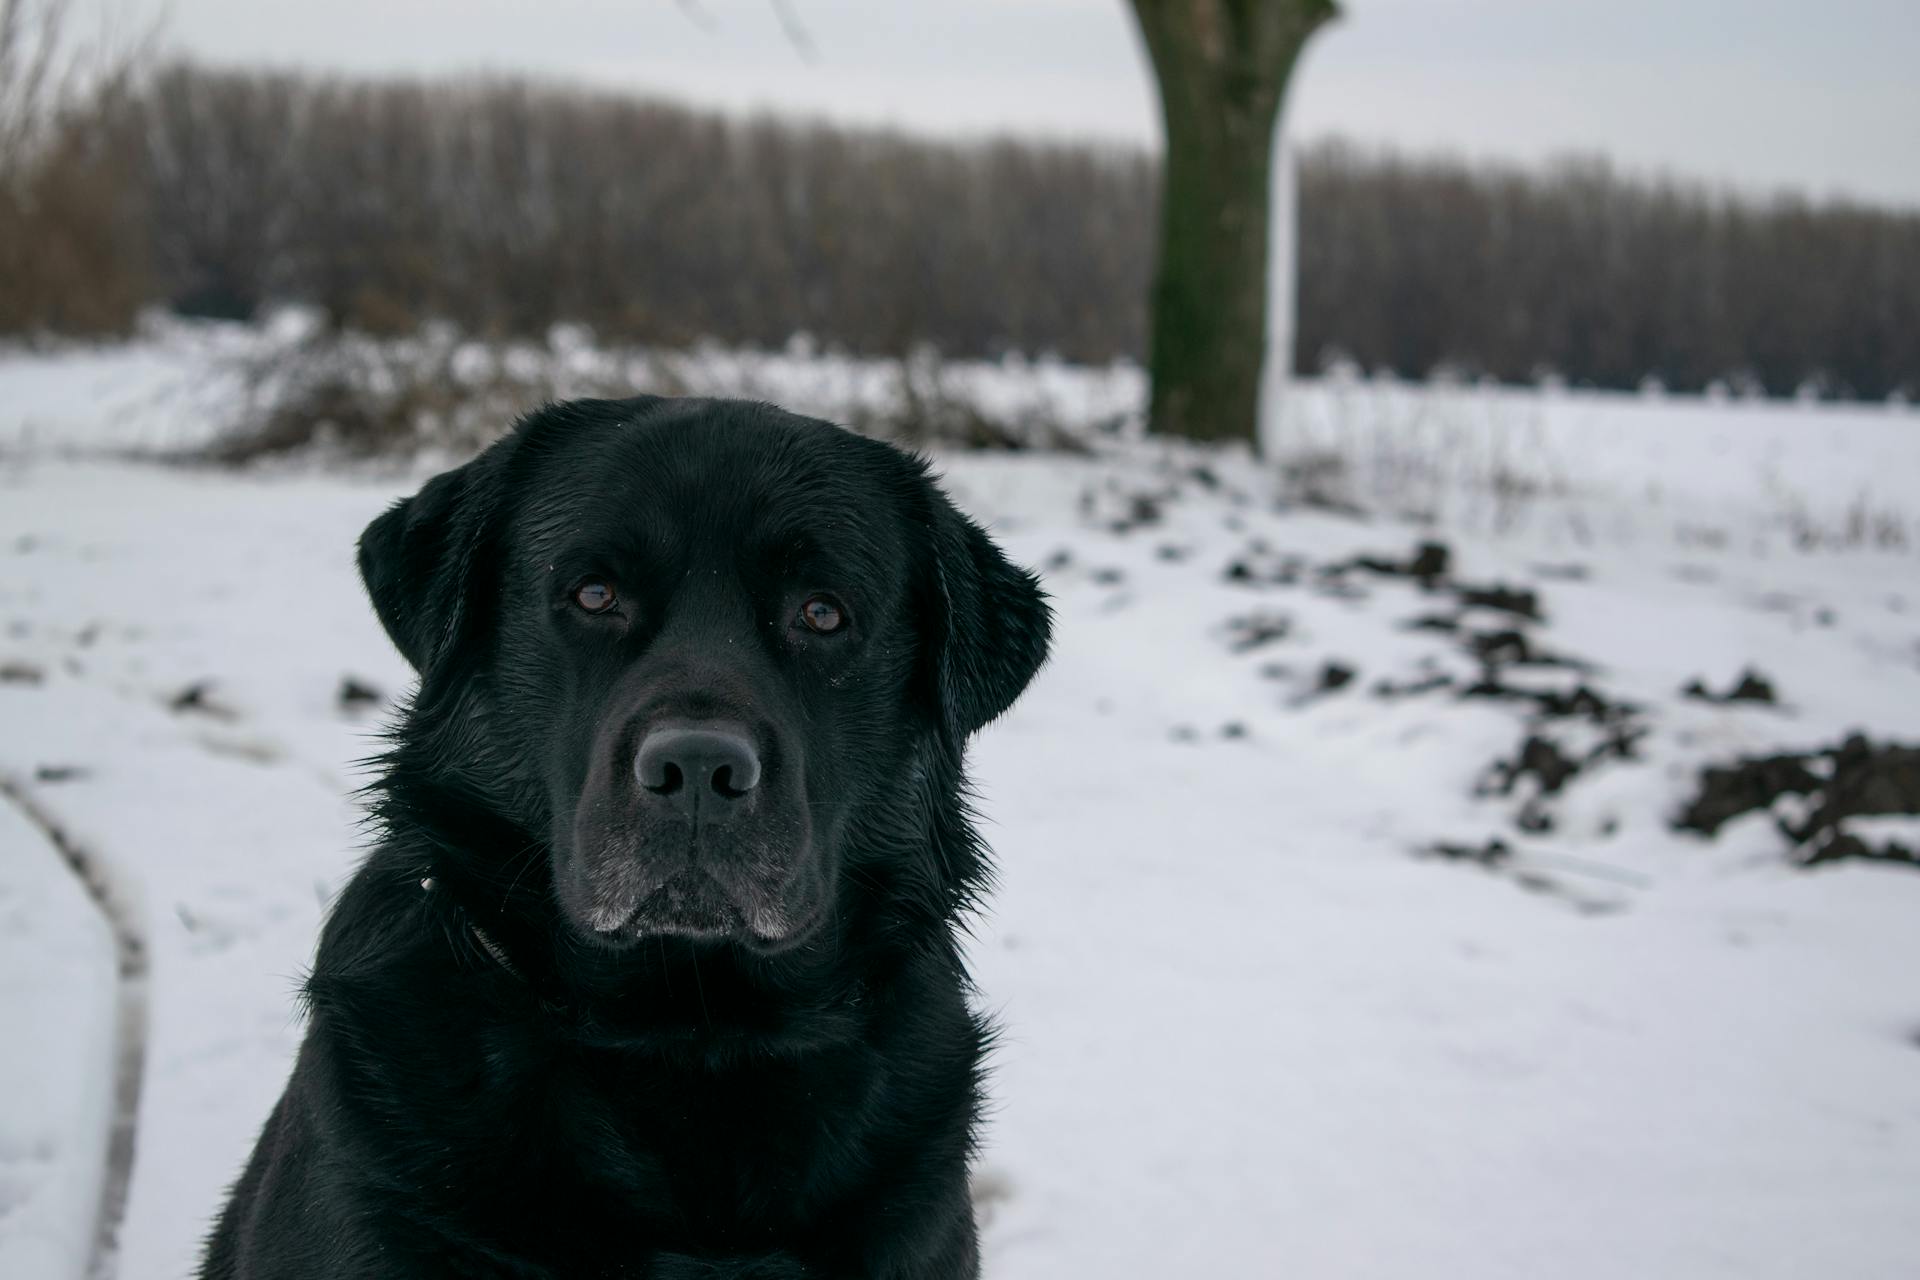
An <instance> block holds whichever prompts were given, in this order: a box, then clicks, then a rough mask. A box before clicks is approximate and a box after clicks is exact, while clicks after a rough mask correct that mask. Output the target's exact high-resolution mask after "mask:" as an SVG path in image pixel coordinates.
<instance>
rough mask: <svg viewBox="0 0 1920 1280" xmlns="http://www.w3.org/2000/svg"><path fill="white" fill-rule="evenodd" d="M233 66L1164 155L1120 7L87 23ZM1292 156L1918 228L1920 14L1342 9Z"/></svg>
mask: <svg viewBox="0 0 1920 1280" xmlns="http://www.w3.org/2000/svg"><path fill="white" fill-rule="evenodd" d="M92 2H93V3H96V4H108V5H112V6H114V7H116V8H117V9H119V10H120V11H122V12H128V11H131V12H133V13H136V14H141V13H153V14H158V13H160V12H162V11H163V10H164V12H165V13H166V15H167V17H166V27H165V31H166V35H167V38H168V42H169V43H170V44H171V45H172V47H174V48H175V49H177V50H180V51H184V52H188V53H191V54H194V55H196V56H199V57H202V58H205V59H208V60H213V61H219V62H236V63H249V64H255V63H273V64H277V65H282V66H286V65H301V66H308V67H322V68H334V69H342V70H353V71H401V72H455V71H474V70H491V71H522V72H534V73H538V74H541V75H545V76H550V77H554V78H559V79H564V80H569V81H574V82H580V83H593V84H599V85H610V86H619V87H628V88H633V89H638V90H644V91H650V92H654V93H660V94H668V95H671V96H674V97H678V98H682V99H690V100H694V101H698V102H701V103H708V104H713V105H717V106H722V107H726V108H729V109H734V110H750V109H756V108H771V109H775V110H779V111H782V112H796V111H797V112H805V113H810V114H815V115H828V116H833V117H836V118H840V119H851V120H860V121H880V122H886V123H890V124H895V125H899V126H903V127H907V128H912V129H917V130H923V131H934V132H940V133H948V134H951V133H977V132H981V131H1011V132H1017V133H1027V134H1042V135H1052V136H1098V137H1103V138H1117V139H1127V140H1137V141H1140V142H1152V141H1155V140H1156V139H1157V136H1158V123H1157V116H1156V108H1155V104H1154V100H1153V98H1152V88H1151V84H1150V81H1149V80H1148V78H1147V72H1146V68H1145V65H1144V63H1143V61H1142V55H1141V52H1140V49H1139V44H1138V40H1137V38H1136V36H1135V34H1134V30H1133V25H1132V19H1131V17H1130V16H1129V14H1128V12H1127V6H1126V3H1125V0H787V6H786V7H787V10H788V11H789V12H791V13H792V14H794V15H795V16H796V17H797V19H798V20H799V22H800V23H801V24H803V26H804V30H805V39H806V42H807V43H808V44H809V45H810V46H811V49H812V54H811V56H803V53H802V52H801V51H800V50H799V49H797V48H796V46H795V43H794V42H793V41H792V40H791V39H789V37H788V36H787V35H786V34H785V32H784V31H783V28H782V25H781V22H780V19H779V16H778V13H779V9H778V7H777V6H776V5H775V4H774V3H772V0H686V3H684V4H682V3H680V2H679V0H321V2H318V3H316V2H315V0H299V2H297V3H296V2H293V0H167V2H166V3H165V4H164V5H162V4H161V3H159V0H92ZM1344 9H1345V16H1344V17H1343V18H1342V20H1341V21H1340V22H1338V23H1337V24H1335V25H1332V26H1329V27H1327V28H1325V29H1323V30H1322V32H1321V33H1320V34H1319V35H1318V36H1316V37H1315V38H1314V41H1313V43H1312V45H1311V46H1310V47H1309V49H1308V53H1307V56H1306V59H1305V61H1304V63H1303V64H1302V68H1301V72H1300V74H1299V76H1298V78H1297V79H1296V80H1295V82H1294V87H1293V90H1292V95H1291V98H1290V100H1289V108H1288V109H1289V113H1290V114H1289V121H1290V127H1291V129H1292V130H1293V132H1294V134H1295V136H1299V137H1308V138H1311V137H1317V136H1320V135H1323V134H1326V133H1332V132H1338V133H1342V134H1346V135H1348V136H1351V137H1353V138H1356V139H1359V140H1362V141H1368V142H1380V143H1388V144H1391V145H1393V146H1395V147H1398V148H1400V149H1402V150H1407V151H1430V150H1436V149H1442V150H1447V151H1451V152H1454V153H1456V154H1467V155H1474V156H1494V157H1507V158H1514V159H1522V160H1532V159H1537V158H1540V157H1543V156H1547V155H1552V154H1555V153H1560V152H1565V151H1569V150H1578V151H1585V152H1602V153H1605V154H1606V155H1608V156H1610V157H1612V158H1613V159H1614V160H1615V161H1616V162H1617V163H1619V164H1620V165H1622V166H1623V167H1626V168H1628V169H1632V170H1637V171H1649V172H1650V171H1654V170H1662V171H1667V172H1671V173H1674V174H1677V175H1682V176H1687V177H1694V178H1703V179H1707V180H1710V181H1714V182H1725V183H1731V184H1735V185H1738V186H1741V187H1745V188H1750V189H1758V190H1771V189H1775V188H1791V189H1794V190H1799V191H1803V192H1807V193H1809V194H1812V195H1816V196H1825V195H1834V194H1845V195H1851V196H1854V197H1857V198H1863V199H1869V200H1873V201H1877V202H1886V203H1898V204H1902V205H1906V206H1911V207H1920V0H1344Z"/></svg>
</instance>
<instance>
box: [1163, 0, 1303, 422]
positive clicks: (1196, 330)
mask: <svg viewBox="0 0 1920 1280" xmlns="http://www.w3.org/2000/svg"><path fill="white" fill-rule="evenodd" d="M1130 2H1131V4H1132V6H1133V12H1134V16H1135V17H1136V18H1138V19H1139V22H1140V33H1141V35H1142V36H1143V37H1144V39H1145V41H1146V46H1147V53H1148V56H1149V57H1150V58H1151V59H1152V62H1153V70H1154V76H1155V78H1156V79H1157V80H1158V81H1159V84H1160V107H1161V114H1162V118H1163V120H1164V122H1165V126H1166V161H1165V169H1164V172H1163V176H1162V188H1161V206H1160V255H1159V260H1158V262H1157V264H1156V266H1155V270H1154V283H1153V295H1152V299H1151V302H1150V304H1149V307H1150V313H1151V320H1150V324H1151V330H1152V338H1151V343H1150V349H1149V353H1148V363H1149V368H1150V371H1151V374H1152V378H1153V395H1152V401H1151V406H1150V410H1149V412H1150V415H1151V418H1152V422H1153V426H1154V429H1155V430H1157V431H1162V432H1166V433H1168V434H1171V435H1181V436H1189V437H1192V438H1195V439H1201V440H1223V439H1226V440H1231V439H1242V440H1253V439H1254V438H1255V429H1256V425H1257V424H1256V419H1257V415H1258V411H1259V399H1260V365H1261V360H1262V358H1263V357H1264V355H1265V349H1266V336H1267V253H1268V243H1267V237H1268V233H1269V225H1268V222H1269V204H1270V200H1271V191H1272V177H1273V174H1272V158H1273V137H1274V128H1275V126H1276V125H1277V124H1278V122H1279V118H1280V106H1281V103H1282V101H1283V100H1284V99H1285V97H1286V89H1287V80H1288V78H1289V77H1290V76H1291V75H1292V74H1293V67H1294V63H1295V61H1296V60H1297V59H1298V58H1299V56H1300V50H1301V48H1302V47H1304V46H1305V44H1306V42H1307V39H1308V37H1310V36H1311V35H1312V34H1313V33H1314V32H1315V31H1316V30H1318V29H1319V27H1320V26H1321V24H1322V23H1325V22H1327V21H1328V20H1329V19H1331V18H1333V17H1334V16H1335V14H1336V13H1337V12H1338V10H1337V8H1336V6H1335V4H1334V2H1333V0H1130Z"/></svg>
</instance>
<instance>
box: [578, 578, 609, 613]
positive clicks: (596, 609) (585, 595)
mask: <svg viewBox="0 0 1920 1280" xmlns="http://www.w3.org/2000/svg"><path fill="white" fill-rule="evenodd" d="M573 602H574V603H575V604H577V605H579V606H580V607H581V608H582V609H585V610H586V611H587V612H588V613H605V612H606V611H607V610H609V609H611V608H613V588H612V587H610V586H608V585H607V584H606V583H604V582H583V583H581V584H580V585H579V586H577V587H575V588H574V589H573Z"/></svg>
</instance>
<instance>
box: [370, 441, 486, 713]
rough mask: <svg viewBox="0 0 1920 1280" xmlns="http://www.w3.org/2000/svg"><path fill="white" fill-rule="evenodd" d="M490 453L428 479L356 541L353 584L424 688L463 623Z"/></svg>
mask: <svg viewBox="0 0 1920 1280" xmlns="http://www.w3.org/2000/svg"><path fill="white" fill-rule="evenodd" d="M495 452H497V448H496V449H495V450H490V451H489V452H488V453H486V454H482V455H481V456H480V457H478V458H476V459H474V460H473V461H472V462H469V463H467V464H466V465H465V466H463V467H458V468H455V469H454V470H452V471H449V472H446V473H445V474H443V475H438V476H435V477H434V478H433V479H431V480H429V481H427V483H426V485H425V486H424V487H423V488H422V489H421V490H420V492H418V493H416V494H414V495H413V496H412V497H411V498H402V499H401V500H400V501H398V502H396V503H394V504H393V505H392V506H391V507H388V508H387V510H386V511H385V512H384V513H383V514H382V515H381V516H380V517H379V518H378V519H376V520H375V521H374V522H373V523H372V524H370V525H368V526H367V529H366V532H365V533H362V534H361V535H360V557H359V559H360V580H361V581H362V582H364V583H365V584H366V587H367V595H368V597H369V598H371V599H372V601H373V611H374V613H375V614H377V615H379V618H380V625H381V626H383V627H385V628H386V629H387V634H388V635H389V636H391V637H392V638H393V643H394V647H396V648H397V649H399V650H400V654H401V656H402V657H404V658H406V660H407V661H408V662H409V663H411V664H413V669H414V670H415V671H418V672H419V673H420V676H421V679H422V682H423V683H424V681H425V679H426V677H427V676H428V674H429V673H430V672H431V671H432V670H433V667H434V664H435V663H437V662H438V661H439V660H440V658H441V657H443V656H444V655H445V654H446V652H447V651H448V650H449V649H450V648H451V647H452V644H453V640H454V638H455V637H456V636H457V635H458V634H459V633H460V631H461V629H462V628H463V627H464V626H465V625H466V621H467V615H468V613H469V609H470V606H469V602H468V595H469V592H470V589H471V586H472V582H471V579H472V577H473V568H474V561H475V558H476V555H477V553H478V552H479V550H480V544H481V541H482V539H483V537H484V535H485V533H486V529H487V527H488V524H489V517H490V514H491V511H492V508H493V506H494V501H495V495H496V492H497V490H498V485H497V482H496V479H495V476H496V473H497V472H498V471H499V466H498V465H497V462H496V460H495V458H494V457H493V454H494V453H495Z"/></svg>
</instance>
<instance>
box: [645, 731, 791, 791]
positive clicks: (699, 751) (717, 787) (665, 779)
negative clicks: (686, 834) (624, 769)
mask: <svg viewBox="0 0 1920 1280" xmlns="http://www.w3.org/2000/svg"><path fill="white" fill-rule="evenodd" d="M633 771H634V773H635V774H637V775H638V776H639V778H640V785H641V786H643V787H645V788H646V789H647V790H648V791H651V792H652V793H653V794H654V795H657V796H665V797H668V798H670V799H671V800H672V801H673V802H674V803H676V804H679V805H682V806H685V807H686V808H689V809H696V808H698V806H699V805H700V803H701V802H702V801H703V800H704V799H705V798H706V797H708V796H717V797H719V798H720V799H722V800H738V799H740V798H741V797H742V796H744V795H746V794H747V793H748V792H749V791H752V790H753V789H754V787H756V786H758V785H759V783H760V755H759V753H758V752H756V751H755V750H754V749H753V743H751V742H749V741H748V740H747V735H746V734H745V732H743V731H742V729H741V727H740V726H739V725H735V724H726V723H718V722H716V723H711V724H691V725H675V726H673V727H671V728H665V727H663V728H659V729H654V730H652V731H651V732H649V733H648V734H647V736H646V737H645V738H643V739H642V740H641V742H640V751H639V754H638V755H636V756H635V757H634V761H633Z"/></svg>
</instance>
